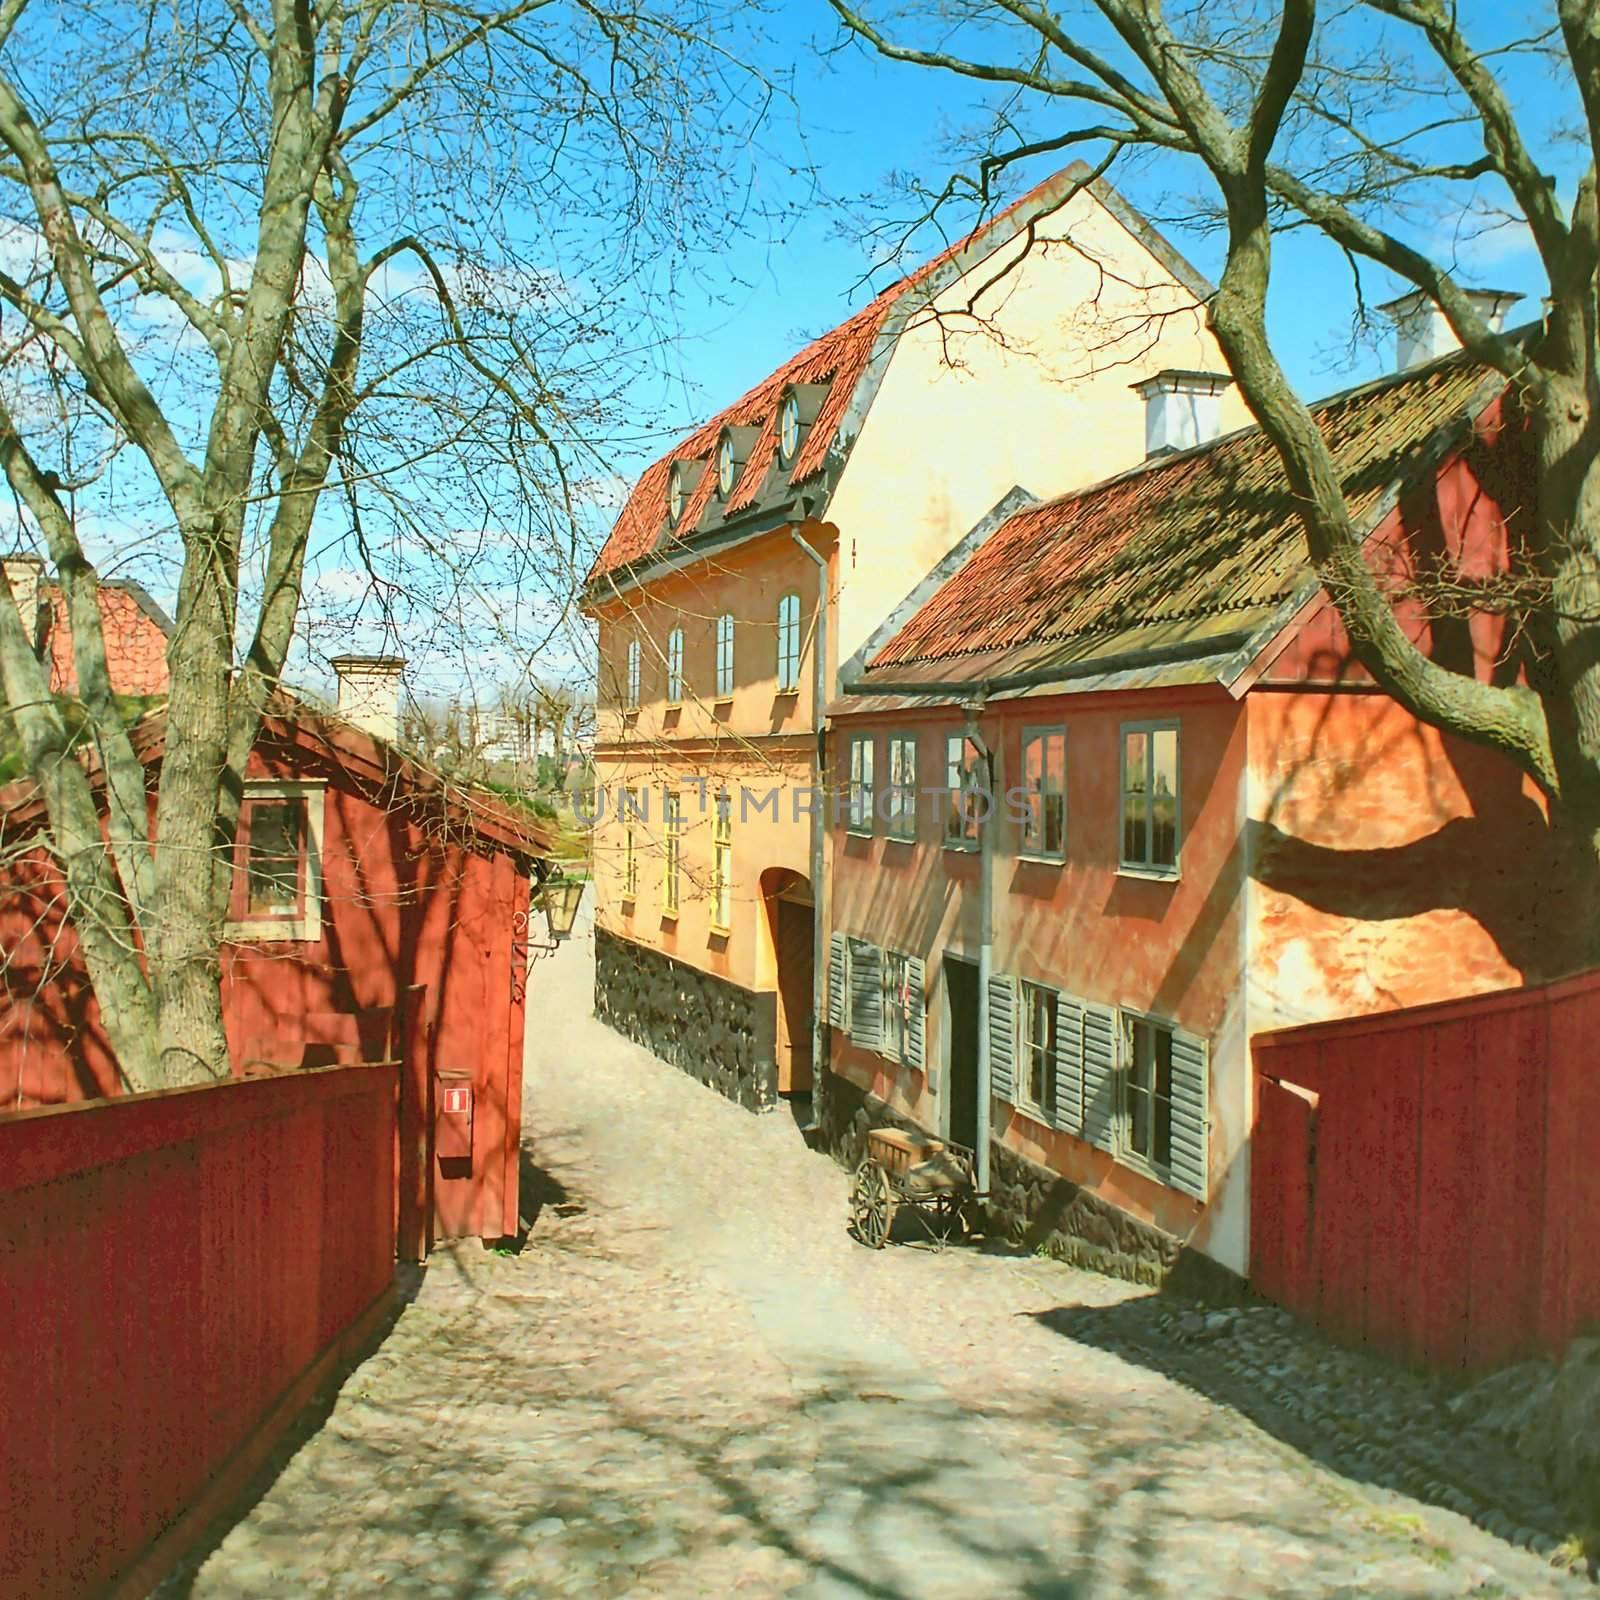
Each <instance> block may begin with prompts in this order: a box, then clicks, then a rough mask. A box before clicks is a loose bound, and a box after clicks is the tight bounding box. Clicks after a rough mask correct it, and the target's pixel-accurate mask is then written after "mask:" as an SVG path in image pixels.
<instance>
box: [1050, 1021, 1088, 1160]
mask: <svg viewBox="0 0 1600 1600" xmlns="http://www.w3.org/2000/svg"><path fill="white" fill-rule="evenodd" d="M1055 1074H1056V1126H1057V1127H1058V1128H1065V1129H1066V1131H1067V1132H1068V1133H1077V1134H1081V1133H1082V1132H1083V1006H1082V1004H1081V1003H1080V1002H1079V1001H1077V1000H1074V999H1073V998H1072V996H1071V995H1069V994H1058V995H1057V996H1056V1060H1055Z"/></svg>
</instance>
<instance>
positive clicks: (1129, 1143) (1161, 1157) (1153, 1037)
mask: <svg viewBox="0 0 1600 1600" xmlns="http://www.w3.org/2000/svg"><path fill="white" fill-rule="evenodd" d="M1123 1027H1124V1029H1125V1030H1126V1032H1125V1037H1124V1048H1125V1051H1126V1057H1125V1059H1126V1063H1127V1066H1126V1078H1125V1080H1124V1083H1123V1086H1122V1111H1123V1128H1122V1138H1123V1144H1124V1147H1125V1149H1126V1150H1127V1152H1128V1153H1129V1154H1131V1155H1135V1156H1137V1157H1139V1159H1140V1160H1141V1161H1144V1162H1146V1163H1148V1164H1149V1165H1150V1166H1152V1167H1154V1168H1156V1169H1157V1170H1158V1171H1160V1172H1165V1171H1166V1169H1167V1167H1168V1166H1169V1165H1170V1164H1171V1161H1172V1029H1171V1028H1168V1027H1164V1026H1163V1025H1162V1024H1161V1023H1159V1022H1152V1021H1150V1020H1149V1019H1148V1018H1145V1017H1130V1016H1124V1017H1123Z"/></svg>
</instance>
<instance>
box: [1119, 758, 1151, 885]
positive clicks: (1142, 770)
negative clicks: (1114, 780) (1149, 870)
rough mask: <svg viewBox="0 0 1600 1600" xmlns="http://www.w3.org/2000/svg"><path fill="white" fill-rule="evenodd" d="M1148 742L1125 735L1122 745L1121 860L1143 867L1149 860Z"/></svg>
mask: <svg viewBox="0 0 1600 1600" xmlns="http://www.w3.org/2000/svg"><path fill="white" fill-rule="evenodd" d="M1149 756H1150V750H1149V739H1148V736H1147V735H1145V734H1142V733H1130V734H1128V735H1127V736H1126V737H1125V738H1124V740H1123V743H1122V859H1123V860H1124V861H1129V862H1133V863H1134V864H1136V865H1140V866H1142V865H1144V864H1146V863H1147V862H1148V861H1149V859H1150V856H1149V841H1148V830H1147V826H1146V824H1147V821H1148V818H1149V803H1148V796H1147V794H1146V792H1145V791H1146V788H1147V786H1148V784H1149V772H1148V765H1149Z"/></svg>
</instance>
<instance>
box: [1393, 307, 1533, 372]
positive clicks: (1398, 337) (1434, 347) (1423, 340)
mask: <svg viewBox="0 0 1600 1600" xmlns="http://www.w3.org/2000/svg"><path fill="white" fill-rule="evenodd" d="M1465 293H1466V297H1467V299H1468V300H1470V301H1471V302H1472V306H1473V309H1474V310H1475V311H1476V312H1477V313H1478V315H1479V316H1480V317H1482V318H1483V320H1484V321H1485V322H1487V323H1488V324H1489V326H1490V327H1491V328H1492V329H1493V330H1494V331H1495V332H1496V333H1499V331H1500V329H1501V327H1502V326H1503V325H1504V323H1505V320H1506V312H1508V311H1509V310H1510V309H1511V308H1512V306H1514V305H1515V304H1516V303H1517V301H1519V300H1520V299H1521V298H1522V296H1521V295H1520V294H1514V293H1513V292H1512V291H1511V290H1509V289H1468V290H1466V291H1465ZM1378 310H1380V311H1381V312H1383V314H1384V315H1385V316H1386V317H1388V318H1389V319H1390V320H1391V321H1392V322H1393V323H1394V329H1395V339H1394V357H1395V360H1394V370H1395V371H1396V372H1409V371H1410V370H1411V369H1412V368H1413V367H1420V366H1422V365H1423V364H1424V363H1425V362H1428V361H1437V360H1438V359H1439V357H1440V356H1447V355H1449V354H1450V352H1451V351H1452V350H1459V349H1460V348H1461V341H1460V340H1459V339H1458V338H1456V334H1455V329H1454V328H1452V327H1451V326H1450V321H1449V319H1448V318H1447V317H1446V316H1445V314H1444V312H1443V311H1441V310H1440V309H1439V307H1438V306H1437V305H1435V304H1434V302H1433V301H1432V300H1430V299H1429V298H1428V297H1427V295H1425V294H1424V293H1423V292H1422V291H1421V290H1420V289H1413V290H1412V291H1411V293H1410V294H1403V295H1401V296H1400V298H1399V299H1398V300H1390V301H1388V302H1387V303H1385V304H1384V305H1381V306H1379V307H1378Z"/></svg>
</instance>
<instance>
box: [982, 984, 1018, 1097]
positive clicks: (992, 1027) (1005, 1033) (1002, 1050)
mask: <svg viewBox="0 0 1600 1600" xmlns="http://www.w3.org/2000/svg"><path fill="white" fill-rule="evenodd" d="M989 1093H990V1094H992V1095H994V1096H995V1097H996V1098H997V1099H1000V1100H1004V1101H1005V1102H1006V1103H1007V1104H1008V1105H1015V1104H1016V1103H1017V980H1016V979H1015V978H1012V977H1007V976H1006V975H1004V974H1001V975H1000V976H999V977H994V978H990V979H989Z"/></svg>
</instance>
